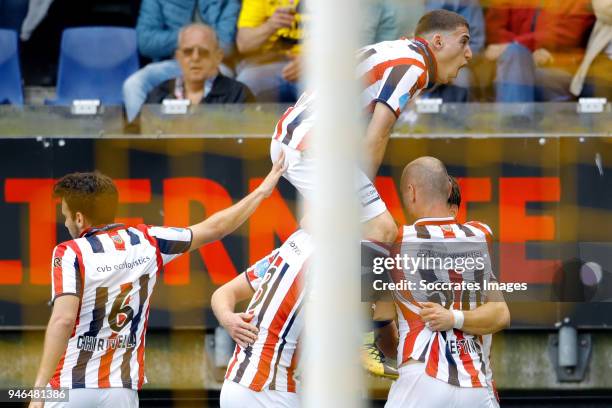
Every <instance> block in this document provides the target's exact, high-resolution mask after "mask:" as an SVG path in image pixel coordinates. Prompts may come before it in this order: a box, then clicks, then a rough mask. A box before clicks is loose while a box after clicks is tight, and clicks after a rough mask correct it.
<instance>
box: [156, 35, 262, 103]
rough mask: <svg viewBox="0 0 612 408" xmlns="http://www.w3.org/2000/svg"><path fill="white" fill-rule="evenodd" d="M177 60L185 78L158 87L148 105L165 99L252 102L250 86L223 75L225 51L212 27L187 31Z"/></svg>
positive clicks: (179, 42)
mask: <svg viewBox="0 0 612 408" xmlns="http://www.w3.org/2000/svg"><path fill="white" fill-rule="evenodd" d="M175 57H176V61H178V65H179V66H180V70H181V75H179V76H177V77H176V78H174V79H170V80H168V81H165V82H163V83H162V84H161V85H158V86H157V87H155V88H154V89H153V90H152V91H151V92H150V93H149V95H148V96H147V103H161V102H162V101H163V100H164V99H189V101H190V102H191V103H192V104H194V105H196V104H205V103H206V104H208V103H243V102H250V101H251V100H252V95H251V92H250V91H249V89H248V88H247V87H246V86H244V85H243V84H241V83H240V82H238V81H236V80H234V79H232V78H228V77H226V76H224V75H223V74H221V73H220V72H219V65H220V64H221V60H222V59H223V50H221V48H220V47H219V43H218V40H217V36H216V34H215V31H214V30H213V29H212V28H211V27H209V26H206V25H203V24H200V23H194V24H190V25H188V26H187V27H185V28H183V29H182V30H181V31H180V32H179V40H178V47H177V50H176V53H175Z"/></svg>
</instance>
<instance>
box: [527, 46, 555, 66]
mask: <svg viewBox="0 0 612 408" xmlns="http://www.w3.org/2000/svg"><path fill="white" fill-rule="evenodd" d="M532 57H533V62H534V64H535V66H536V67H542V66H544V65H548V64H552V63H553V62H554V61H555V59H554V58H553V56H552V54H551V53H550V52H548V50H547V49H546V48H539V49H537V50H535V51H534V52H533V54H532Z"/></svg>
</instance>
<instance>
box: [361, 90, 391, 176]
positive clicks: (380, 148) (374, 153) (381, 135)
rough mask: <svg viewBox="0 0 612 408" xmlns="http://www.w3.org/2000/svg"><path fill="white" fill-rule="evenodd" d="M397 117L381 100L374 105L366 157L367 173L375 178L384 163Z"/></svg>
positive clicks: (367, 135) (367, 139) (367, 137)
mask: <svg viewBox="0 0 612 408" xmlns="http://www.w3.org/2000/svg"><path fill="white" fill-rule="evenodd" d="M396 120H397V117H396V116H395V113H394V112H393V111H392V110H391V108H389V107H388V106H387V105H385V104H383V103H381V102H379V103H377V104H376V106H375V107H374V113H373V114H372V118H371V119H370V123H369V125H368V128H367V130H366V137H365V158H366V163H367V167H366V168H365V172H366V175H367V176H368V178H369V179H370V180H374V177H376V173H377V172H378V168H379V167H380V164H381V163H382V160H383V157H384V155H385V150H386V149H387V143H388V142H389V135H390V133H391V129H392V128H393V125H395V121H396Z"/></svg>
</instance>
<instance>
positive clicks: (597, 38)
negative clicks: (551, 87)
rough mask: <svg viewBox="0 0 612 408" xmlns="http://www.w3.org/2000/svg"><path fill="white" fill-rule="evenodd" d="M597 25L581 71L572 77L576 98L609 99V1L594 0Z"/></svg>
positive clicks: (611, 17)
mask: <svg viewBox="0 0 612 408" xmlns="http://www.w3.org/2000/svg"><path fill="white" fill-rule="evenodd" d="M593 10H594V11H595V16H596V17H597V22H596V23H595V27H594V28H593V32H592V33H591V38H590V39H589V44H588V46H587V49H586V53H585V56H584V59H583V61H582V64H581V65H580V68H579V69H578V71H577V72H576V75H574V79H573V80H572V84H571V87H570V91H571V92H572V94H574V95H576V96H579V95H580V94H581V93H582V92H583V85H584V84H585V82H586V85H587V86H586V88H587V89H585V90H584V96H596V97H604V98H608V100H612V0H593Z"/></svg>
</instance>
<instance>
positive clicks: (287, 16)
mask: <svg viewBox="0 0 612 408" xmlns="http://www.w3.org/2000/svg"><path fill="white" fill-rule="evenodd" d="M294 21H295V10H294V9H293V8H292V7H279V8H277V9H276V10H275V11H274V14H272V15H271V16H270V18H268V20H267V21H266V24H267V25H268V27H269V28H270V31H272V32H276V30H279V29H281V28H289V27H291V26H292V25H293V22H294Z"/></svg>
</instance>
